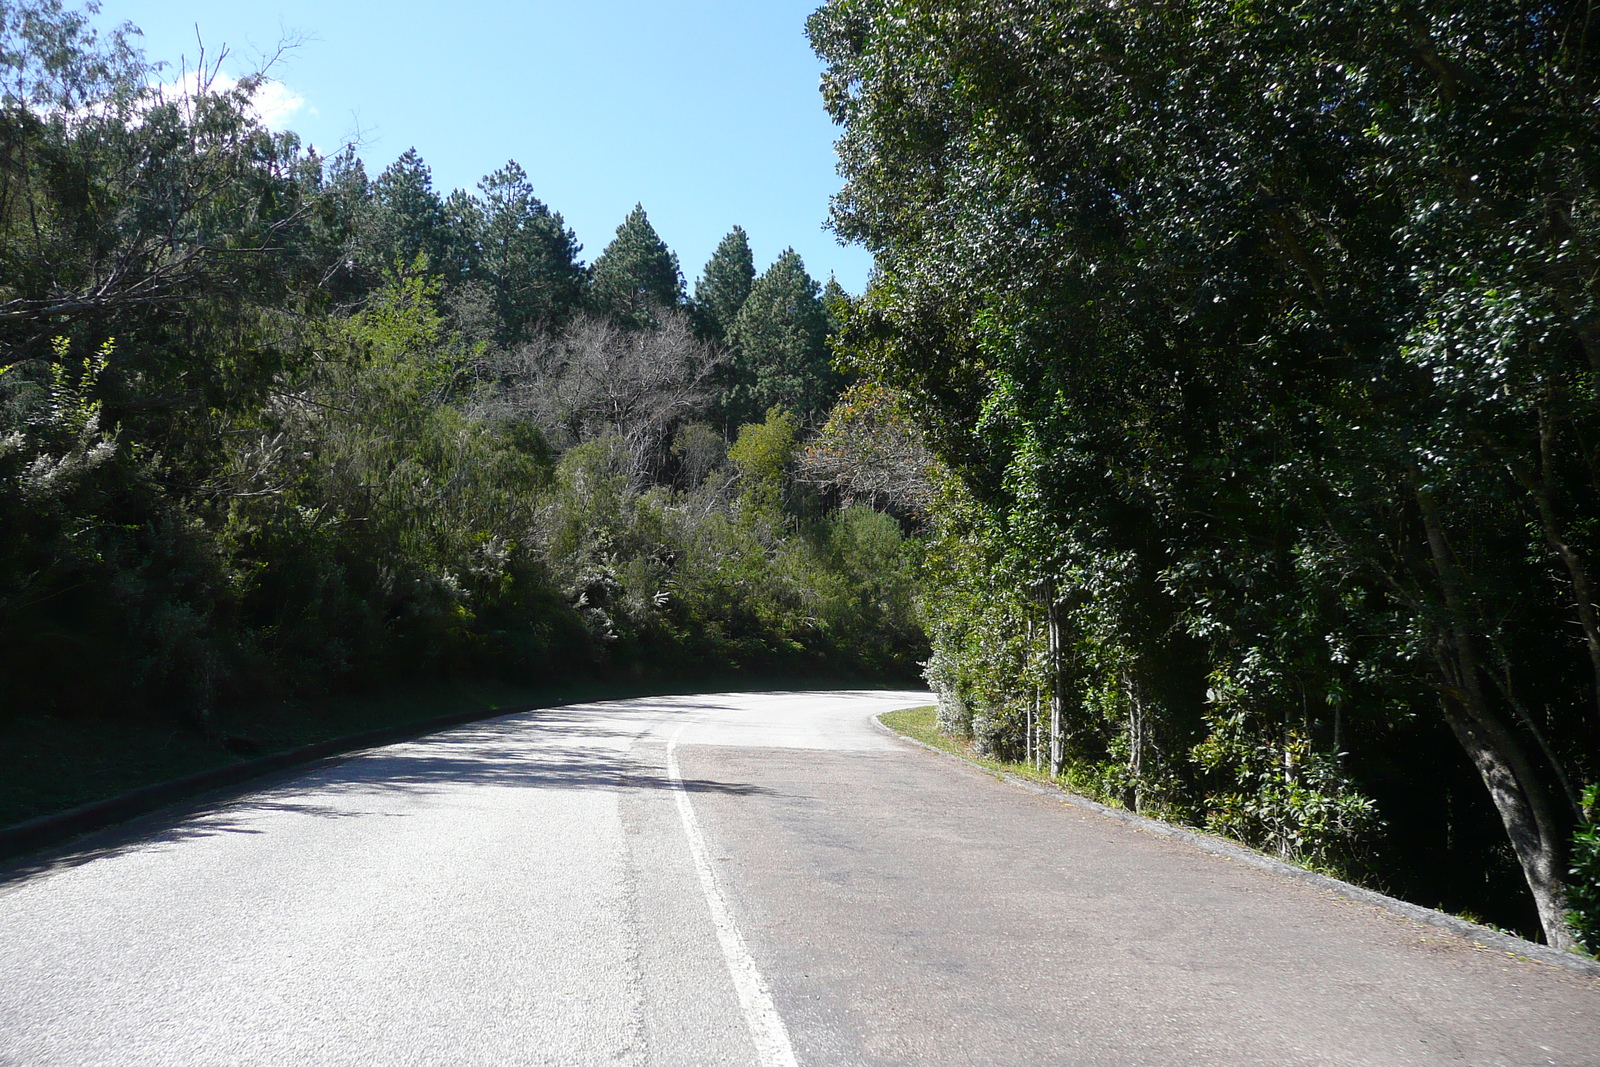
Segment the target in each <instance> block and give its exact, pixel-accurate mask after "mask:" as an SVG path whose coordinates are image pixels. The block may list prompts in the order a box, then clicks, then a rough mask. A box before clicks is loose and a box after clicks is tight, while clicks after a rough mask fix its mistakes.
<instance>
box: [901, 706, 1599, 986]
mask: <svg viewBox="0 0 1600 1067" xmlns="http://www.w3.org/2000/svg"><path fill="white" fill-rule="evenodd" d="M882 714H885V715H887V714H890V713H889V712H883V713H882ZM872 724H873V725H874V726H876V727H877V728H878V729H880V730H882V731H883V732H884V733H887V734H889V735H890V736H891V737H896V738H899V739H900V740H901V741H905V742H907V743H909V744H913V745H916V746H917V747H919V748H925V749H927V750H928V751H929V752H933V753H936V754H937V755H940V756H944V757H945V758H947V759H952V760H955V761H956V762H957V763H963V764H966V765H967V766H969V767H976V768H977V769H978V770H980V771H982V772H984V773H985V774H988V775H993V776H994V777H996V778H999V779H1000V780H1001V781H1004V782H1009V783H1010V784H1011V785H1014V786H1018V787H1020V788H1022V789H1026V790H1028V791H1029V792H1030V793H1038V794H1040V795H1042V796H1048V797H1052V798H1054V799H1056V800H1059V801H1061V802H1062V803H1064V804H1070V805H1072V806H1073V807H1075V808H1082V809H1084V810H1086V811H1091V812H1094V813H1095V814H1096V815H1100V816H1104V817H1105V818H1108V819H1115V820H1116V821H1117V822H1120V823H1124V824H1126V825H1128V826H1133V827H1136V828H1137V829H1140V830H1145V831H1148V832H1149V833H1153V834H1159V835H1161V836H1162V837H1170V838H1174V839H1176V840H1179V841H1183V842H1186V843H1188V844H1190V845H1193V846H1195V847H1196V848H1198V849H1201V850H1202V851H1204V852H1210V853H1212V854H1213V855H1217V856H1226V857H1227V858H1229V859H1233V860H1238V861H1239V862H1240V863H1244V864H1247V865H1249V866H1251V867H1255V868H1257V869H1258V870H1263V871H1269V872H1271V873H1273V874H1281V875H1284V876H1286V877H1289V878H1293V879H1295V880H1297V881H1301V882H1307V883H1310V884H1311V885H1314V886H1317V887H1318V888H1319V889H1326V890H1328V891H1330V892H1333V893H1337V894H1338V895H1339V896H1341V897H1344V898H1345V899H1346V900H1353V901H1356V902H1357V903H1361V904H1370V905H1372V906H1374V907H1377V908H1382V909H1383V910H1384V911H1387V912H1389V913H1390V914H1392V915H1398V916H1399V917H1401V918H1403V919H1409V920H1410V921H1412V922H1415V923H1421V924H1423V925H1425V926H1433V927H1437V928H1439V929H1443V930H1448V931H1450V932H1451V933H1454V934H1458V935H1460V936H1462V937H1464V938H1466V939H1467V940H1468V941H1470V942H1472V943H1473V944H1475V945H1477V946H1478V947H1479V948H1482V949H1490V950H1498V951H1501V952H1504V953H1506V954H1507V955H1508V956H1512V957H1515V958H1518V959H1526V960H1532V961H1534V962H1538V963H1547V964H1550V965H1552V966H1556V967H1561V968H1564V969H1566V970H1569V971H1575V972H1577V973H1578V974H1582V975H1585V976H1587V977H1591V978H1600V960H1594V959H1587V958H1585V957H1583V956H1578V955H1575V954H1573V953H1571V952H1562V951H1561V950H1559V949H1554V948H1551V947H1550V946H1549V945H1540V944H1537V943H1535V942H1533V941H1527V940H1525V939H1523V938H1520V937H1517V936H1516V935H1514V934H1507V933H1502V932H1500V931H1499V930H1493V929H1490V928H1489V927H1487V926H1480V925H1479V924H1477V923H1475V922H1469V921H1468V920H1466V919H1463V918H1460V917H1459V916H1455V915H1451V914H1449V913H1448V912H1442V911H1437V910H1435V909H1433V908H1425V907H1423V906H1422V905H1420V904H1412V903H1411V902H1410V901H1405V900H1400V899H1399V898H1398V897H1391V896H1389V895H1388V894H1386V893H1379V892H1378V891H1377V890H1374V889H1366V888H1363V887H1362V886H1358V885H1355V884H1353V883H1351V882H1346V881H1343V880H1342V879H1338V878H1333V877H1331V876H1329V875H1326V874H1318V873H1317V872H1316V871H1308V870H1306V869H1305V868H1304V867H1296V866H1295V865H1294V864H1292V863H1285V862H1284V861H1283V860H1280V859H1278V858H1276V857H1274V856H1268V855H1266V854H1265V853H1262V852H1257V851H1256V850H1255V849H1253V848H1248V847H1246V846H1244V845H1241V844H1239V843H1238V842H1237V841H1229V840H1227V839H1226V838H1221V837H1215V836H1213V835H1211V834H1206V833H1201V832H1199V831H1197V830H1189V829H1185V828H1183V827H1181V826H1173V825H1172V824H1171V823H1165V822H1161V821H1160V820H1159V819H1152V818H1150V817H1149V816H1146V815H1135V814H1134V813H1133V812H1131V811H1123V810H1121V809H1120V808H1113V807H1110V806H1108V805H1105V804H1101V803H1100V802H1099V801H1096V800H1090V799H1089V798H1088V797H1085V796H1079V795H1078V794H1076V793H1072V792H1069V791H1067V790H1066V789H1063V788H1061V787H1060V786H1052V785H1045V784H1044V783H1042V782H1035V781H1031V780H1030V779H1027V778H1023V777H1021V776H1020V775H1016V774H1011V773H1010V772H1008V771H1001V770H996V769H994V768H993V767H985V766H984V765H983V764H981V763H979V762H977V761H976V760H970V759H967V758H966V757H965V756H961V755H957V754H956V753H954V752H947V751H945V750H944V749H942V748H939V747H937V746H935V745H930V744H928V743H927V742H926V741H919V740H917V739H916V738H915V737H908V736H907V735H905V734H903V733H901V732H900V731H898V730H896V729H894V727H892V726H890V725H888V724H887V723H885V722H883V721H882V719H881V718H880V717H879V716H877V715H874V716H872Z"/></svg>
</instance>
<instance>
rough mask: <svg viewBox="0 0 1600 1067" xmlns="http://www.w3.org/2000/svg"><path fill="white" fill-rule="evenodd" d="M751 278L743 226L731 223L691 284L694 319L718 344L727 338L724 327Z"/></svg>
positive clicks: (753, 276) (753, 270)
mask: <svg viewBox="0 0 1600 1067" xmlns="http://www.w3.org/2000/svg"><path fill="white" fill-rule="evenodd" d="M755 280H756V265H755V259H754V257H753V256H752V255H751V254H750V238H749V237H748V236H747V235H746V234H745V232H744V228H743V227H741V226H735V227H734V228H733V229H732V230H730V231H729V232H728V235H727V236H726V237H724V238H723V239H722V240H721V241H720V242H719V243H718V244H717V250H716V251H715V252H713V253H711V258H710V259H708V260H706V267H705V270H704V271H702V272H701V274H700V280H699V281H697V282H695V286H694V309H695V319H696V322H697V324H698V326H699V327H700V330H701V333H702V334H703V335H704V336H705V337H706V338H707V339H708V340H712V341H716V342H717V343H719V344H721V343H724V342H726V341H727V339H728V331H729V330H730V329H732V328H733V322H734V319H735V318H737V317H738V314H739V309H740V308H741V307H743V306H744V302H745V298H747V297H748V296H749V295H750V287H751V285H753V284H754V282H755Z"/></svg>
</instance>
